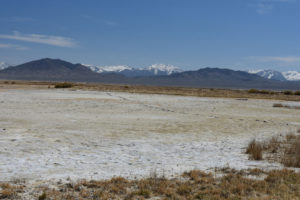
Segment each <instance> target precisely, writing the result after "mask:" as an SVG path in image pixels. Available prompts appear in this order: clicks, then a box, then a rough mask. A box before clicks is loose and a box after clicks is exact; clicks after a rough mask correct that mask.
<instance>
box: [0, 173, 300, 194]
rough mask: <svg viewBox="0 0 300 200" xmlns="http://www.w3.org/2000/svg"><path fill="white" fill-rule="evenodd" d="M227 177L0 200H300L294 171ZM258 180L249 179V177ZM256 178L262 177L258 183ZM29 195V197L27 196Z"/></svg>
mask: <svg viewBox="0 0 300 200" xmlns="http://www.w3.org/2000/svg"><path fill="white" fill-rule="evenodd" d="M220 172H222V173H223V174H224V175H223V176H221V177H218V178H217V177H216V176H214V175H213V174H211V173H204V172H202V171H197V170H193V171H190V172H187V173H184V174H183V175H182V177H181V178H177V179H166V178H153V177H152V178H146V179H142V180H127V179H124V178H121V177H116V178H112V179H111V180H103V181H93V180H92V181H87V180H82V181H78V182H69V183H65V184H62V183H57V185H56V186H55V187H53V186H52V187H51V188H50V187H46V186H45V184H43V185H44V186H37V185H35V186H32V187H33V188H28V187H30V186H28V185H26V184H25V183H24V184H23V185H22V184H19V185H16V184H14V185H13V184H7V183H5V184H4V183H3V184H0V187H1V188H2V189H1V190H0V198H1V199H22V197H23V199H24V194H25V192H26V191H27V197H28V198H29V196H30V199H40V200H43V199H70V200H71V199H149V198H152V199H216V200H217V199H266V200H267V199H300V173H296V172H294V171H291V170H287V169H283V170H274V171H270V172H263V171H261V170H259V169H252V170H247V171H236V170H231V169H224V170H222V171H220ZM250 175H251V176H255V177H256V178H251V179H250V178H247V177H249V176H250ZM257 177H263V179H258V178H257ZM28 191H30V192H29V194H28ZM28 195H29V196H28Z"/></svg>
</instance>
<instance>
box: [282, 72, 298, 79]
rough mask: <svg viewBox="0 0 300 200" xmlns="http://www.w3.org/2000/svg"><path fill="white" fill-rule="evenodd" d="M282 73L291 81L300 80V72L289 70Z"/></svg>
mask: <svg viewBox="0 0 300 200" xmlns="http://www.w3.org/2000/svg"><path fill="white" fill-rule="evenodd" d="M282 75H283V76H284V77H285V78H286V79H287V80H289V81H300V72H297V71H287V72H282Z"/></svg>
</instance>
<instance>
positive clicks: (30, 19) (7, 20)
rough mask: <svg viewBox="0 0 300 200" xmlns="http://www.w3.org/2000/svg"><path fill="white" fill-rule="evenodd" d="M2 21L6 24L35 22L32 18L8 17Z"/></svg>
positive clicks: (1, 19)
mask: <svg viewBox="0 0 300 200" xmlns="http://www.w3.org/2000/svg"><path fill="white" fill-rule="evenodd" d="M0 21H4V22H33V21H35V19H33V18H31V17H18V16H15V17H6V18H0Z"/></svg>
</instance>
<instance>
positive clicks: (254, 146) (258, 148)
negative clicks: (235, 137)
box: [246, 140, 263, 160]
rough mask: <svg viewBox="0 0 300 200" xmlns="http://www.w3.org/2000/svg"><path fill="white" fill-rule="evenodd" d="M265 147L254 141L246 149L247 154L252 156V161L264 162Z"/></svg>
mask: <svg viewBox="0 0 300 200" xmlns="http://www.w3.org/2000/svg"><path fill="white" fill-rule="evenodd" d="M262 151H263V146H262V144H261V143H260V142H257V141H256V140H252V141H251V142H250V143H249V144H248V147H247V149H246V153H247V154H249V155H250V159H253V160H262Z"/></svg>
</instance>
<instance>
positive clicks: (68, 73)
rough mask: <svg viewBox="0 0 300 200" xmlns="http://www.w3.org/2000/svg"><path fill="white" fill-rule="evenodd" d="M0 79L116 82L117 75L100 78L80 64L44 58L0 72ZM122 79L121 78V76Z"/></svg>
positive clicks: (118, 77)
mask: <svg viewBox="0 0 300 200" xmlns="http://www.w3.org/2000/svg"><path fill="white" fill-rule="evenodd" d="M0 78H2V79H14V80H42V81H75V82H97V81H99V79H101V78H102V79H103V81H105V80H107V79H109V81H111V80H114V79H116V80H118V79H120V76H118V75H113V74H112V75H106V76H101V75H99V74H98V73H96V72H93V71H91V70H90V69H89V68H87V67H85V66H83V65H81V64H72V63H69V62H66V61H63V60H60V59H50V58H44V59H40V60H35V61H31V62H27V63H24V64H21V65H17V66H14V67H9V68H6V69H4V70H1V71H0ZM121 78H122V76H121Z"/></svg>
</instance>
